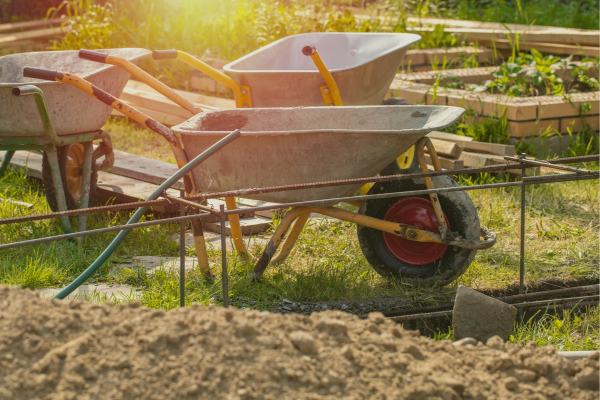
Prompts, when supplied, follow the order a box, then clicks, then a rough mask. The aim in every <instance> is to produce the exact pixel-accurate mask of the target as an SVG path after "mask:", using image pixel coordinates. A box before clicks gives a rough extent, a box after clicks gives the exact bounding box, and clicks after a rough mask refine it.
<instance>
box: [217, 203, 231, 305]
mask: <svg viewBox="0 0 600 400" xmlns="http://www.w3.org/2000/svg"><path fill="white" fill-rule="evenodd" d="M219 210H220V213H219V215H220V217H221V283H222V284H223V307H229V280H228V276H227V237H226V235H225V221H226V220H227V217H226V216H225V205H224V204H221V205H220V206H219Z"/></svg>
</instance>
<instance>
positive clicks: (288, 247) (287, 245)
mask: <svg viewBox="0 0 600 400" xmlns="http://www.w3.org/2000/svg"><path fill="white" fill-rule="evenodd" d="M310 214H311V211H310V210H308V211H305V212H303V213H301V214H300V215H298V218H296V220H295V221H294V225H292V229H291V230H290V233H289V234H288V235H287V237H286V238H285V242H283V245H282V246H281V250H280V251H279V253H278V254H277V255H276V256H275V257H273V258H272V259H271V263H272V264H277V263H281V262H284V261H285V259H286V258H287V257H288V256H289V255H290V253H291V251H292V248H293V247H294V245H295V244H296V241H297V240H298V237H299V236H300V233H302V229H304V226H305V225H306V222H307V221H308V218H310Z"/></svg>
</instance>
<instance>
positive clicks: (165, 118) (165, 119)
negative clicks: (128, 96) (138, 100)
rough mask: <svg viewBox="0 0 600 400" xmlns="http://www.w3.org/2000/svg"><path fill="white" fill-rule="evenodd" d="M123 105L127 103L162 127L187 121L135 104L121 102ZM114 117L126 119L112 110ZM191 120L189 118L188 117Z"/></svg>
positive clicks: (123, 115)
mask: <svg viewBox="0 0 600 400" xmlns="http://www.w3.org/2000/svg"><path fill="white" fill-rule="evenodd" d="M123 102H124V103H127V104H128V105H130V106H132V107H134V108H135V109H136V110H138V111H140V112H143V113H144V114H146V115H147V116H149V117H150V118H152V119H154V120H156V121H158V122H160V123H161V124H163V125H167V126H174V125H179V124H181V123H182V122H185V121H187V120H188V119H189V118H183V117H180V116H177V115H173V114H167V113H165V112H162V111H156V110H151V109H149V108H145V107H140V106H138V105H135V104H129V102H127V101H125V100H123ZM110 115H112V116H114V117H126V115H125V114H123V113H121V112H120V111H117V110H115V109H113V110H112V112H111V114H110ZM190 118H191V117H190Z"/></svg>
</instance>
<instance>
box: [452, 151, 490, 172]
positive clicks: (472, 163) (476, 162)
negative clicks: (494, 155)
mask: <svg viewBox="0 0 600 400" xmlns="http://www.w3.org/2000/svg"><path fill="white" fill-rule="evenodd" d="M460 159H461V160H462V161H464V165H465V167H469V168H478V167H485V166H488V165H492V163H493V161H492V160H491V159H490V158H489V157H488V156H486V155H485V154H480V153H471V152H469V151H463V152H462V153H461V154H460Z"/></svg>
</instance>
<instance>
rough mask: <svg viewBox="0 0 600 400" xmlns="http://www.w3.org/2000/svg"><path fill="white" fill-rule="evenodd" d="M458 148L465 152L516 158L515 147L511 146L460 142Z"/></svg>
mask: <svg viewBox="0 0 600 400" xmlns="http://www.w3.org/2000/svg"><path fill="white" fill-rule="evenodd" d="M457 144H458V146H460V147H462V148H463V150H468V151H472V152H476V153H487V154H496V155H499V156H511V157H512V156H514V155H515V146H513V145H510V144H497V143H484V142H477V141H475V140H474V141H472V142H460V143H457Z"/></svg>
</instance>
